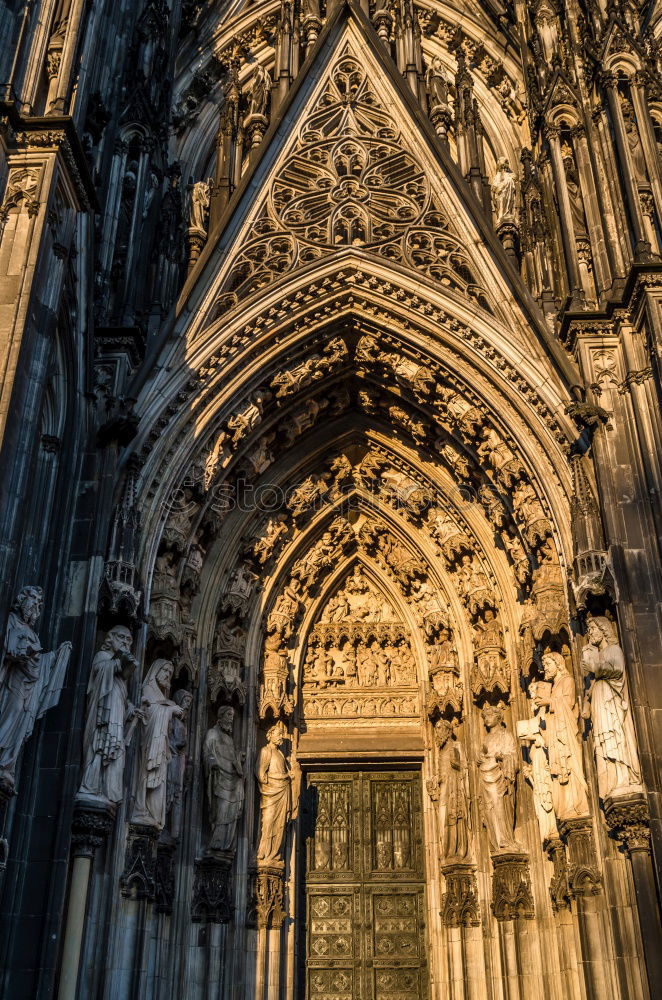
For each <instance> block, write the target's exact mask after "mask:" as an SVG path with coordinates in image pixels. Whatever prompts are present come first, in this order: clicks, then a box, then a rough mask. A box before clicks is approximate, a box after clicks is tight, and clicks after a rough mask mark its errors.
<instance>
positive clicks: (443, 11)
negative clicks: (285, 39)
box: [171, 0, 530, 179]
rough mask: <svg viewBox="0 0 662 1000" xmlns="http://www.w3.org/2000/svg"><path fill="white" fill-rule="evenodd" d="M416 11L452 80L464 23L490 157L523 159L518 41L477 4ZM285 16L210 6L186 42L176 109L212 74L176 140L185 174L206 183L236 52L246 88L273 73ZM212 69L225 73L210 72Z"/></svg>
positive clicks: (430, 51) (275, 7)
mask: <svg viewBox="0 0 662 1000" xmlns="http://www.w3.org/2000/svg"><path fill="white" fill-rule="evenodd" d="M416 6H417V9H418V11H419V16H420V19H421V26H422V38H421V44H422V49H423V54H424V56H425V58H426V60H427V61H428V62H429V61H430V60H431V59H432V58H433V57H434V56H438V57H439V58H440V59H441V62H442V65H443V69H444V72H445V74H446V76H447V78H448V79H449V80H450V81H451V82H452V81H453V78H454V75H455V72H456V62H455V59H454V57H453V55H452V53H451V52H450V51H449V48H448V46H449V43H450V41H451V39H452V37H453V34H454V32H455V31H456V28H457V25H458V24H461V25H462V31H463V34H464V36H465V39H466V45H467V47H468V52H469V55H470V57H471V54H472V53H473V52H476V53H477V54H478V56H477V58H476V59H475V60H474V61H473V62H472V72H473V75H474V80H475V93H476V98H477V100H478V103H479V106H480V109H481V117H482V121H483V127H484V130H485V136H486V139H487V150H486V152H487V157H488V160H490V161H491V160H493V159H495V158H498V157H500V156H508V157H509V159H510V160H511V162H517V159H518V157H519V150H520V149H521V147H522V145H528V144H529V141H530V140H529V133H528V120H527V118H526V114H525V107H524V103H523V95H524V93H525V88H524V81H523V77H522V68H521V65H520V63H519V62H518V60H517V59H515V58H514V51H515V48H514V46H513V44H512V39H508V38H507V37H506V36H505V35H504V34H503V33H502V32H501V31H500V30H499V28H498V27H497V25H496V24H495V23H494V22H493V21H492V20H491V19H490V17H489V16H488V14H487V13H486V12H485V11H484V10H483V9H482V8H481V7H480V6H479V5H477V4H471V5H468V4H462V3H439V2H436V0H434V2H428V3H423V2H421V3H419V4H417V5H416ZM279 11H280V0H278V2H274V0H268V2H266V3H257V4H254V5H244V4H236V5H228V6H226V7H225V8H222V9H221V10H219V9H218V8H211V9H209V10H208V12H207V13H206V14H203V15H202V17H201V20H200V21H199V22H198V25H197V26H196V31H195V33H194V34H192V35H191V36H190V37H189V38H188V39H185V41H184V44H183V46H182V49H181V53H180V56H179V59H178V62H177V66H176V76H175V80H174V84H173V103H174V106H175V108H177V107H178V105H179V106H181V107H184V106H185V105H186V101H187V97H188V95H189V93H190V92H191V88H192V86H195V82H194V78H195V77H196V74H198V75H200V74H209V76H208V82H207V86H208V92H207V94H206V95H205V96H204V97H203V98H201V99H200V100H199V103H198V105H197V107H196V110H195V113H194V114H193V115H191V116H190V119H189V121H188V123H187V124H185V125H184V124H182V126H181V127H180V128H179V129H178V132H177V134H176V136H175V139H174V141H173V147H172V150H171V152H172V155H173V157H174V158H176V159H177V160H179V162H180V163H181V165H182V173H183V175H184V176H185V177H192V178H194V179H199V178H202V177H206V176H209V175H210V174H212V173H213V157H214V145H215V136H216V132H217V130H218V114H219V108H220V107H222V103H223V87H224V81H225V79H226V76H225V74H226V71H227V65H228V62H229V60H230V58H231V56H232V54H233V53H235V52H241V53H243V54H244V56H245V58H244V60H243V61H242V65H241V69H240V75H239V83H240V86H241V87H242V88H244V87H245V86H246V85H247V84H248V83H249V82H250V79H251V77H252V75H253V73H254V69H255V66H256V64H260V65H263V66H265V67H266V68H267V69H269V70H270V71H272V72H273V66H274V48H273V45H272V44H271V40H272V38H271V34H272V32H273V28H274V27H275V25H276V23H277V18H278V15H279ZM211 65H213V66H215V67H218V68H217V69H212V70H211V73H210V66H211ZM501 70H503V73H505V79H506V80H507V81H508V86H506V84H505V83H503V84H502V89H501V91H499V89H498V88H497V87H496V86H495V85H494V80H495V79H496V78H498V79H499V81H500V83H501V81H502V80H503V79H504V77H503V74H502V73H501ZM495 74H496V76H495ZM487 166H488V168H490V173H491V172H492V169H491V168H492V167H493V163H492V162H488V164H487Z"/></svg>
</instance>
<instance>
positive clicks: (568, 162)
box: [561, 143, 588, 236]
mask: <svg viewBox="0 0 662 1000" xmlns="http://www.w3.org/2000/svg"><path fill="white" fill-rule="evenodd" d="M561 155H562V157H563V167H564V170H565V186H566V188H567V191H568V198H569V199H570V214H571V216H572V226H573V229H574V234H575V236H585V235H586V233H587V230H588V227H587V225H586V213H585V211H584V199H583V197H582V190H581V187H580V184H579V177H578V174H577V167H576V165H575V156H574V153H573V151H572V149H571V148H570V146H569V145H568V144H567V143H564V145H563V146H562V148H561Z"/></svg>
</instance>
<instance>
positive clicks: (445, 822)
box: [428, 719, 470, 862]
mask: <svg viewBox="0 0 662 1000" xmlns="http://www.w3.org/2000/svg"><path fill="white" fill-rule="evenodd" d="M434 735H435V740H436V743H437V748H438V754H437V775H436V777H435V778H433V779H432V780H431V781H429V782H428V791H429V793H430V797H431V799H432V800H433V801H434V802H437V803H438V806H437V829H438V835H439V853H440V856H441V860H442V862H449V861H466V859H467V857H468V855H469V825H470V812H469V779H468V774H467V762H466V758H465V756H464V750H463V749H462V744H461V743H460V742H459V740H458V739H457V736H456V734H455V726H454V725H453V723H451V722H448V721H447V720H446V719H439V721H438V722H437V723H436V725H435V727H434Z"/></svg>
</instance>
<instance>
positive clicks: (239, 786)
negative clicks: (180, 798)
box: [202, 705, 244, 851]
mask: <svg viewBox="0 0 662 1000" xmlns="http://www.w3.org/2000/svg"><path fill="white" fill-rule="evenodd" d="M233 723H234V709H233V708H231V707H230V706H229V705H224V706H223V707H222V708H220V709H219V710H218V716H217V718H216V724H215V725H214V726H212V727H211V729H208V730H207V735H206V736H205V740H204V743H203V746H202V757H203V761H204V766H205V776H206V778H207V802H208V804H209V817H210V820H211V827H212V834H211V839H210V841H209V850H210V851H233V850H234V848H235V844H236V839H237V824H238V822H239V817H240V816H241V811H242V809H243V807H244V764H243V759H244V755H243V754H238V753H237V750H236V748H235V745H234V737H233V735H232V727H233Z"/></svg>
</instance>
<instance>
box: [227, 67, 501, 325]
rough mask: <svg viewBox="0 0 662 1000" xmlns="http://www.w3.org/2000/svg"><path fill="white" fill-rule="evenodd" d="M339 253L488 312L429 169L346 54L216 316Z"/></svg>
mask: <svg viewBox="0 0 662 1000" xmlns="http://www.w3.org/2000/svg"><path fill="white" fill-rule="evenodd" d="M342 246H357V247H365V248H369V249H370V250H372V251H373V252H376V253H379V254H381V255H382V256H385V257H387V258H388V259H390V260H397V261H401V262H402V263H404V264H407V265H409V266H410V267H413V268H415V269H416V270H419V271H422V272H423V273H424V274H425V275H427V276H428V277H429V278H431V279H432V280H434V281H438V282H440V283H441V284H443V285H445V286H447V287H449V288H452V289H454V290H455V291H458V292H460V293H461V294H463V295H466V296H468V297H469V298H471V299H473V300H474V301H475V302H476V303H478V304H479V305H480V306H481V307H482V308H484V309H487V310H488V311H490V307H489V305H488V299H487V294H486V292H485V290H484V289H483V288H482V287H481V286H480V285H479V284H478V282H477V279H476V276H475V274H474V273H473V269H472V266H471V263H470V260H469V257H468V255H467V253H466V251H465V250H464V248H463V247H462V245H461V243H460V241H459V239H458V238H457V236H456V235H455V234H454V233H453V231H452V227H451V224H450V220H449V218H448V216H447V214H446V213H445V212H444V211H442V209H441V206H440V205H438V204H437V203H436V201H435V199H434V197H433V195H432V193H431V190H430V185H429V182H428V179H427V177H426V173H425V170H424V167H423V165H422V164H421V162H420V161H419V160H418V159H417V157H416V156H415V155H414V154H413V153H412V152H410V151H409V150H407V149H405V148H404V142H403V139H402V136H401V134H400V132H399V130H398V128H397V125H396V122H395V120H394V118H393V117H392V116H391V115H390V114H389V113H388V111H387V110H386V109H385V108H384V107H382V106H381V104H380V101H379V99H378V97H377V95H376V94H375V92H374V90H373V88H372V85H371V82H370V80H369V79H368V76H367V73H366V70H365V67H364V66H363V65H362V62H361V60H360V59H359V58H358V57H355V56H354V55H353V54H352V53H351V52H350V50H349V49H346V50H345V54H344V55H343V56H341V58H340V59H338V61H337V62H336V63H335V65H334V66H333V68H332V70H331V74H330V77H329V79H328V81H327V84H326V86H325V88H324V90H323V91H322V93H321V95H320V97H319V98H318V100H317V102H316V104H315V106H314V107H313V108H312V109H311V111H310V113H309V114H308V116H307V118H306V120H305V122H304V123H303V125H302V127H301V129H300V132H299V136H298V139H297V142H296V144H295V146H294V149H293V150H292V152H291V154H290V157H289V158H288V160H287V162H286V163H285V164H284V165H283V166H282V167H281V168H280V170H279V171H278V173H277V174H276V177H275V178H274V181H273V184H272V186H271V190H270V192H269V196H268V198H267V200H266V201H265V204H264V206H263V208H262V211H261V213H260V216H259V218H258V219H257V220H256V222H255V223H254V224H253V227H252V235H251V238H250V240H249V241H248V245H247V246H245V247H244V248H243V250H242V252H241V253H240V255H239V256H238V258H237V260H236V262H235V265H234V267H233V269H232V273H231V275H230V277H229V279H228V281H227V282H226V285H225V288H224V289H223V293H224V294H222V295H221V298H220V300H219V301H218V303H217V305H216V311H215V315H219V314H220V313H221V312H222V311H224V310H225V309H227V308H231V307H232V306H233V305H234V304H235V303H236V302H237V301H239V300H240V299H241V298H243V297H245V296H246V295H249V294H251V293H252V292H255V291H257V290H258V289H259V288H262V287H265V286H266V285H268V284H269V283H270V282H272V281H273V280H274V278H275V277H277V275H279V274H282V273H285V272H287V271H290V270H292V269H293V268H295V267H298V266H303V265H304V264H306V263H308V262H309V261H311V260H316V259H319V258H321V257H323V256H326V255H328V254H330V253H332V252H333V250H334V249H335V248H337V247H342Z"/></svg>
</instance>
